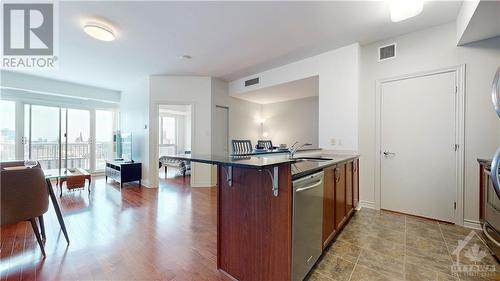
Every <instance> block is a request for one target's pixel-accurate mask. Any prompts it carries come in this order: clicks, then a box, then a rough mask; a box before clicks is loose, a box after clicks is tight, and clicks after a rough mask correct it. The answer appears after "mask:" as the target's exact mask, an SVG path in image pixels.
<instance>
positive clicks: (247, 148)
mask: <svg viewBox="0 0 500 281" xmlns="http://www.w3.org/2000/svg"><path fill="white" fill-rule="evenodd" d="M231 144H232V146H233V154H245V153H250V152H252V150H253V148H252V141H250V140H232V141H231Z"/></svg>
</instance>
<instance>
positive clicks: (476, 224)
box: [464, 219, 482, 230]
mask: <svg viewBox="0 0 500 281" xmlns="http://www.w3.org/2000/svg"><path fill="white" fill-rule="evenodd" d="M464 227H467V228H472V229H477V230H482V227H481V223H480V222H479V221H474V220H468V219H464Z"/></svg>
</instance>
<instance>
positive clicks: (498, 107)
mask: <svg viewBox="0 0 500 281" xmlns="http://www.w3.org/2000/svg"><path fill="white" fill-rule="evenodd" d="M491 101H492V102H493V106H494V107H495V111H496V112H497V115H498V117H500V67H498V68H497V72H496V73H495V78H494V79H493V85H492V86H491Z"/></svg>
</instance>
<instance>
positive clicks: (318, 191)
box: [292, 171, 323, 281]
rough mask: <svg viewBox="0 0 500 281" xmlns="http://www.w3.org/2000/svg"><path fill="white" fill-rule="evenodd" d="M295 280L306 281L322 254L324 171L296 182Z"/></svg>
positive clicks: (294, 193) (294, 202)
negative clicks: (304, 280)
mask: <svg viewBox="0 0 500 281" xmlns="http://www.w3.org/2000/svg"><path fill="white" fill-rule="evenodd" d="M292 228H293V232H292V280H294V281H299V280H303V279H304V277H305V276H306V275H307V273H308V272H309V270H311V268H312V266H313V265H314V263H315V262H316V261H317V260H318V258H319V256H320V255H321V251H322V248H321V247H322V234H323V171H321V172H319V173H315V174H313V175H308V176H305V177H302V178H299V179H297V180H294V181H293V223H292Z"/></svg>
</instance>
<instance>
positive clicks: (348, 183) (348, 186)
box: [345, 161, 354, 215]
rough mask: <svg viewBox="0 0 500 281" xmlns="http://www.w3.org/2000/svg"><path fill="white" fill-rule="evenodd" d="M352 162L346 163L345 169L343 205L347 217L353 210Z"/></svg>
mask: <svg viewBox="0 0 500 281" xmlns="http://www.w3.org/2000/svg"><path fill="white" fill-rule="evenodd" d="M353 163H354V162H353V161H351V162H348V163H347V164H346V169H345V199H346V200H345V202H346V203H345V204H346V207H345V209H346V214H347V215H349V214H351V212H352V211H353V210H354V207H353V206H354V201H353V195H354V193H353V179H352V175H353V171H354V165H353Z"/></svg>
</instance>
